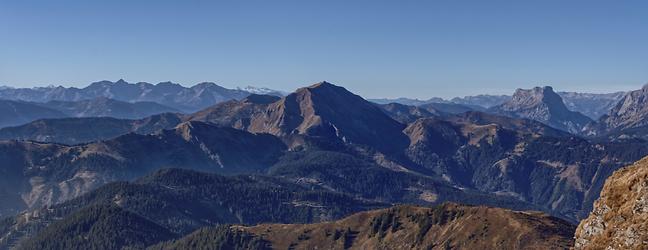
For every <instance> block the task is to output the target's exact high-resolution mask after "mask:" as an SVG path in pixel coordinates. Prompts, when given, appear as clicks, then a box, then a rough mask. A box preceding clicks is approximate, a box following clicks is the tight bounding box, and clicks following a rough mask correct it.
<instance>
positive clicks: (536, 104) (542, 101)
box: [491, 86, 592, 133]
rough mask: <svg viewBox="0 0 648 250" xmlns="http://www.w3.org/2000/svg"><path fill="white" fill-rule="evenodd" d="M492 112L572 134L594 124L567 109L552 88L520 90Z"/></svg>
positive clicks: (492, 109) (585, 117)
mask: <svg viewBox="0 0 648 250" xmlns="http://www.w3.org/2000/svg"><path fill="white" fill-rule="evenodd" d="M491 111H492V112H495V113H499V114H503V115H508V116H512V117H519V118H527V119H531V120H536V121H539V122H542V123H545V124H547V125H549V126H552V127H554V128H558V129H561V130H564V131H568V132H571V133H580V132H581V130H582V129H583V127H584V126H585V125H587V124H588V123H590V122H592V120H591V119H590V118H588V117H587V116H585V115H583V114H581V113H578V112H574V111H571V110H569V109H567V107H566V106H565V104H564V103H563V100H562V98H561V97H560V96H559V95H558V94H556V93H555V92H554V91H553V89H552V88H551V87H548V86H547V87H542V88H541V87H535V88H533V89H518V90H516V91H515V94H514V95H513V97H512V98H511V100H509V101H508V102H505V103H504V104H502V105H499V106H495V107H493V108H491Z"/></svg>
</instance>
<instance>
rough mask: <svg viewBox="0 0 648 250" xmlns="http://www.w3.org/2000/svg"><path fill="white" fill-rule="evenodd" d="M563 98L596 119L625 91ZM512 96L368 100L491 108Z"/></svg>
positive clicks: (573, 108) (563, 95)
mask: <svg viewBox="0 0 648 250" xmlns="http://www.w3.org/2000/svg"><path fill="white" fill-rule="evenodd" d="M556 93H557V94H558V95H559V96H560V97H561V98H562V100H563V102H564V104H565V106H567V108H568V109H569V110H571V111H576V112H580V113H582V114H584V115H586V116H588V117H589V118H590V119H592V120H597V119H599V118H600V117H601V116H603V115H605V114H607V113H608V112H609V111H610V109H612V107H614V106H615V105H616V104H617V103H618V102H619V100H621V98H623V96H624V95H625V94H626V93H625V92H614V93H606V94H595V93H579V92H556ZM511 98H513V96H510V95H474V96H464V97H455V98H452V99H443V98H438V97H433V98H430V99H428V100H419V99H410V98H395V99H387V98H383V99H369V101H372V102H375V103H379V104H389V103H400V104H405V105H412V106H420V105H424V104H431V103H445V104H459V105H465V106H467V107H480V108H482V109H488V108H492V107H495V106H498V105H501V104H504V103H505V102H508V101H510V100H511Z"/></svg>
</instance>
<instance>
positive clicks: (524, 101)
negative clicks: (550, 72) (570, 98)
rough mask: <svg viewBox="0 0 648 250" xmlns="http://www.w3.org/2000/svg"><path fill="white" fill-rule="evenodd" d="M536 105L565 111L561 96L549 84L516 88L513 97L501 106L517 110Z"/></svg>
mask: <svg viewBox="0 0 648 250" xmlns="http://www.w3.org/2000/svg"><path fill="white" fill-rule="evenodd" d="M538 105H546V106H547V107H548V108H550V109H554V110H556V111H567V107H566V106H565V104H564V103H563V101H562V98H561V97H560V96H559V95H558V94H556V92H554V91H553V88H551V87H549V86H545V87H535V88H533V89H517V90H516V91H515V94H513V97H512V98H511V100H509V101H508V102H505V103H504V104H503V105H502V107H503V108H505V109H507V110H519V109H524V108H535V107H537V106H538Z"/></svg>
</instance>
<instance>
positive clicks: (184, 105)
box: [0, 79, 283, 112]
mask: <svg viewBox="0 0 648 250" xmlns="http://www.w3.org/2000/svg"><path fill="white" fill-rule="evenodd" d="M255 93H263V94H269V95H278V96H282V95H283V93H282V92H280V91H275V90H271V89H267V88H255V87H246V88H244V89H240V88H238V89H227V88H224V87H221V86H219V85H217V84H215V83H211V82H203V83H199V84H196V85H194V86H192V87H189V88H187V87H184V86H182V85H180V84H177V83H172V82H161V83H158V84H150V83H146V82H138V83H128V82H126V81H124V80H123V79H120V80H118V81H116V82H111V81H100V82H94V83H92V84H90V85H88V86H87V87H84V88H66V87H62V86H58V87H54V86H51V87H38V88H2V89H0V99H4V100H19V101H27V102H38V103H46V102H49V101H63V102H77V101H82V100H91V99H96V98H100V97H105V98H109V99H114V100H117V101H122V102H131V103H133V102H155V103H158V104H161V105H164V106H167V107H173V108H174V109H178V110H180V111H182V112H195V111H197V110H200V109H203V108H206V107H208V106H211V105H214V104H216V103H219V102H223V101H227V100H232V99H242V98H245V97H246V96H248V95H250V94H255Z"/></svg>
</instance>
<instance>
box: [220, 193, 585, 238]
mask: <svg viewBox="0 0 648 250" xmlns="http://www.w3.org/2000/svg"><path fill="white" fill-rule="evenodd" d="M233 229H234V230H242V231H246V232H249V233H253V234H255V235H258V236H261V237H262V238H263V239H264V240H267V241H269V242H270V243H271V244H272V248H273V249H447V248H451V249H567V248H569V247H571V246H572V244H573V240H572V234H573V232H574V229H575V226H573V225H570V224H569V223H567V222H565V221H563V220H560V219H556V218H553V217H549V216H547V215H544V214H542V213H538V212H516V211H511V210H506V209H501V208H489V207H483V206H479V207H471V206H462V205H456V204H445V205H442V206H438V207H435V208H427V207H414V206H398V207H393V208H389V209H381V210H374V211H369V212H362V213H358V214H355V215H352V216H350V217H347V218H345V219H342V220H339V221H335V222H328V223H318V224H305V225H299V224H264V225H258V226H254V227H242V226H234V227H233Z"/></svg>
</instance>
